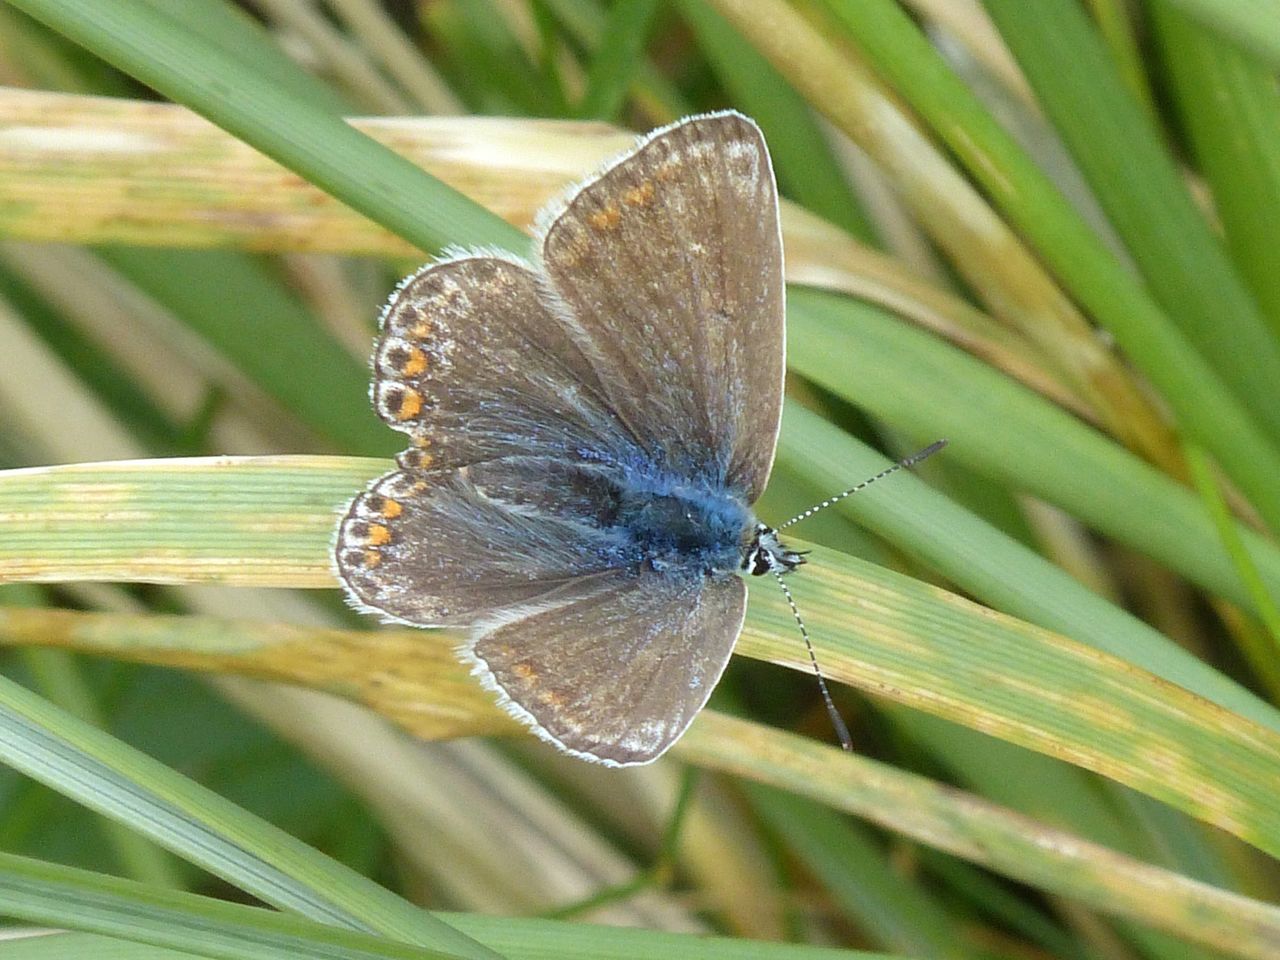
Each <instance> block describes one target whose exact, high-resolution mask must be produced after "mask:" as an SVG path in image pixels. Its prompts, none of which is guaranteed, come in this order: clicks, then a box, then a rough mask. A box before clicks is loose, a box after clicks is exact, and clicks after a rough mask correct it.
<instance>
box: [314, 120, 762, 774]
mask: <svg viewBox="0 0 1280 960" xmlns="http://www.w3.org/2000/svg"><path fill="white" fill-rule="evenodd" d="M611 198H612V199H611ZM541 253H542V261H543V265H544V267H545V275H542V274H540V273H539V272H537V271H534V270H531V269H530V268H529V267H528V266H527V265H525V264H523V263H521V262H519V261H516V260H515V259H514V258H509V257H506V256H504V255H498V254H494V255H489V254H483V253H481V254H474V255H467V256H462V257H457V258H454V259H451V260H446V261H444V262H441V263H437V264H433V265H431V266H429V267H427V268H425V269H424V270H422V271H419V272H418V273H417V274H415V275H413V276H412V277H410V278H409V279H408V280H407V281H406V282H405V283H404V284H403V285H402V286H401V288H400V289H399V290H398V291H397V292H396V294H395V296H393V298H392V300H391V302H390V304H389V305H388V307H387V310H386V311H385V312H384V315H383V322H382V331H381V335H380V338H379V342H378V345H377V348H376V353H375V357H374V384H373V400H374V406H375V408H376V409H377V411H378V413H379V415H380V416H381V417H382V418H383V419H384V420H385V421H386V422H387V423H388V424H390V425H391V426H392V427H394V428H396V429H398V430H401V431H403V432H405V433H407V434H408V435H409V436H410V438H411V441H412V445H411V447H410V449H408V450H407V451H405V452H404V453H402V454H401V455H400V456H399V457H398V462H399V466H400V469H399V470H397V471H395V472H393V473H391V474H388V475H386V476H384V477H382V478H380V479H379V480H378V481H376V482H375V483H374V484H373V485H372V486H371V487H370V489H369V490H368V491H367V492H365V493H364V494H362V495H361V496H359V497H357V498H356V499H355V500H354V501H353V502H352V504H351V505H350V507H349V509H348V511H347V514H346V516H345V517H344V519H343V522H342V524H341V526H340V528H339V532H338V538H337V543H336V546H335V557H336V564H337V569H338V573H339V575H340V577H341V579H342V581H343V583H344V584H345V586H346V587H347V590H348V593H349V595H350V596H351V598H352V599H353V600H354V601H355V602H356V603H357V604H358V605H360V606H362V607H364V608H367V609H371V610H374V611H377V612H380V613H382V614H383V615H384V616H387V617H389V618H392V619H396V620H402V621H405V622H409V623H414V624H419V625H423V626H437V625H439V626H443V625H454V626H471V627H472V640H471V643H470V644H469V646H468V648H467V655H468V656H469V657H470V658H471V659H472V660H473V661H474V662H475V664H476V667H477V671H478V672H479V673H480V674H481V675H482V676H483V677H484V678H485V679H486V681H487V682H489V683H490V684H491V685H492V686H494V687H495V688H497V689H498V690H500V691H501V692H502V694H503V695H504V700H505V701H506V702H508V706H509V709H510V710H511V712H512V713H513V714H515V715H517V716H519V717H521V718H522V719H524V720H526V721H527V722H529V723H530V724H531V725H532V726H533V727H534V728H535V730H536V731H537V732H539V733H540V734H541V735H542V736H544V737H545V738H547V739H549V740H551V741H552V742H555V743H557V744H559V745H560V746H562V747H563V748H565V749H566V750H569V751H571V752H574V753H577V754H579V755H581V756H584V757H587V758H590V759H597V760H601V761H602V762H605V763H611V764H628V763H642V762H646V761H648V760H651V759H653V758H654V757H656V756H658V755H659V754H661V753H662V752H663V751H664V750H666V749H667V747H669V746H670V744H671V743H672V742H674V741H675V739H676V738H678V737H679V735H680V733H682V732H683V731H684V729H685V728H686V727H687V726H688V724H689V722H690V721H691V720H692V718H693V716H694V715H695V714H696V712H697V711H698V710H699V709H700V708H701V707H702V705H703V704H704V703H705V702H706V699H707V697H708V696H709V695H710V692H711V690H712V688H713V687H714V685H715V683H716V681H717V680H718V679H719V676H720V673H721V672H722V671H723V669H724V666H725V664H726V663H727V661H728V658H729V654H730V650H731V649H732V646H733V643H734V641H735V640H736V638H737V635H738V633H739V631H740V630H741V627H742V621H743V615H744V611H745V596H746V588H745V586H744V585H743V583H742V582H741V581H740V580H739V579H738V578H736V577H734V576H728V577H721V576H712V575H708V574H707V573H706V572H705V571H703V570H702V569H693V568H692V567H693V565H692V564H690V565H689V567H690V569H680V568H679V566H678V565H676V566H672V565H668V566H666V567H665V568H664V570H663V571H662V572H661V573H659V572H657V571H656V570H655V569H654V568H653V566H652V565H651V564H649V563H648V562H647V561H648V560H649V559H650V558H647V557H645V556H644V555H643V550H642V548H640V547H638V546H637V544H636V542H635V540H634V538H632V537H631V536H630V535H629V534H628V531H627V530H626V525H625V524H622V525H619V524H617V523H614V522H613V521H615V520H616V519H617V516H618V509H619V495H620V491H623V492H626V493H628V494H629V495H632V496H634V494H635V493H636V492H637V491H636V488H635V486H634V484H635V483H636V478H637V477H640V478H642V480H643V478H652V476H653V475H654V474H655V473H656V474H658V475H661V478H665V479H663V482H668V483H674V484H677V485H680V484H688V485H690V486H692V487H694V488H695V489H696V488H698V487H699V486H700V485H702V486H704V487H705V488H706V489H708V490H711V489H716V488H724V487H727V488H729V489H730V490H732V491H736V492H737V493H739V494H741V495H742V496H743V497H744V498H745V499H746V500H747V501H748V502H749V501H751V500H754V499H755V497H756V496H757V495H758V494H759V493H760V492H761V491H762V490H763V487H764V484H765V481H766V479H767V477H768V473H769V470H770V467H771V465H772V459H773V451H774V445H775V443H776V439H777V431H778V424H779V420H780V415H781V402H782V376H783V302H782V296H783V292H782V257H781V245H780V238H779V233H778V218H777V197H776V191H775V188H774V184H773V176H772V172H771V170H770V168H769V161H768V154H767V151H766V149H765V146H764V142H763V139H762V138H761V136H760V133H759V131H758V130H757V129H756V127H755V126H754V124H752V123H751V122H750V121H749V120H746V119H745V118H743V117H741V116H739V115H737V114H720V115H712V116H707V117H702V118H695V119H693V120H690V121H687V122H685V123H682V124H678V125H676V126H674V127H671V128H668V129H667V130H664V131H659V132H658V133H657V134H655V135H654V136H652V137H650V138H648V139H647V140H645V141H643V142H642V143H641V145H640V146H639V147H638V148H637V150H636V151H635V152H633V153H632V154H629V155H628V156H627V157H624V158H623V159H622V160H620V161H618V162H617V163H615V164H614V165H613V166H612V167H610V168H609V169H608V170H607V171H606V172H605V173H603V174H602V175H601V177H600V178H599V179H598V180H595V181H592V182H591V183H590V184H588V185H587V186H585V187H583V188H581V189H579V190H577V191H575V192H574V193H572V194H571V195H570V196H569V198H568V199H567V201H566V202H565V204H564V205H563V207H562V208H559V209H558V212H557V213H555V214H554V215H552V216H549V217H548V218H547V226H546V227H545V230H544V231H543V240H542V245H541ZM646 482H647V481H646ZM629 485H630V486H629ZM641 494H642V495H643V490H641Z"/></svg>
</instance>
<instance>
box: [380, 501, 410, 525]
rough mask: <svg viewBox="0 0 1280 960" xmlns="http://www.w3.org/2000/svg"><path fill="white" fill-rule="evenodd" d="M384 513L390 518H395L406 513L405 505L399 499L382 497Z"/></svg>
mask: <svg viewBox="0 0 1280 960" xmlns="http://www.w3.org/2000/svg"><path fill="white" fill-rule="evenodd" d="M381 512H382V515H383V516H384V517H386V518H387V519H388V520H394V519H395V518H396V517H398V516H400V514H402V513H404V507H403V506H402V505H401V504H400V502H399V501H398V500H390V499H387V498H386V497H383V499H382V511H381Z"/></svg>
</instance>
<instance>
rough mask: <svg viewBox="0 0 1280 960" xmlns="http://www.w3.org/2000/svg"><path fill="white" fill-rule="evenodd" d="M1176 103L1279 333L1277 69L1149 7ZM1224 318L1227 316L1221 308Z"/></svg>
mask: <svg viewBox="0 0 1280 960" xmlns="http://www.w3.org/2000/svg"><path fill="white" fill-rule="evenodd" d="M1151 12H1152V24H1153V26H1154V27H1155V29H1156V33H1157V37H1158V38H1159V40H1160V47H1161V50H1162V52H1163V59H1164V65H1165V68H1166V70H1167V72H1168V76H1169V80H1170V82H1171V83H1172V92H1173V97H1172V101H1173V104H1174V106H1176V107H1177V109H1178V111H1179V113H1180V115H1181V119H1182V123H1183V126H1184V127H1185V130H1186V133H1187V135H1188V137H1189V140H1190V144H1191V147H1192V149H1193V150H1194V152H1195V158H1196V160H1197V161H1199V164H1200V168H1201V170H1202V172H1203V173H1204V175H1205V177H1206V178H1207V179H1208V181H1209V185H1210V186H1211V187H1212V189H1213V199H1214V203H1215V205H1216V209H1217V214H1218V216H1219V217H1220V218H1221V219H1222V226H1223V228H1224V232H1225V234H1226V239H1227V243H1228V244H1229V246H1230V248H1231V253H1232V255H1233V259H1234V260H1235V262H1236V265H1237V266H1238V267H1239V269H1240V272H1241V273H1242V274H1243V276H1244V277H1245V279H1246V280H1247V281H1248V283H1249V288H1250V289H1251V290H1252V292H1253V295H1254V298H1255V299H1256V300H1257V301H1258V305H1259V307H1260V308H1261V309H1262V311H1263V313H1264V315H1265V316H1266V317H1267V318H1268V320H1269V321H1270V324H1271V331H1272V333H1273V335H1276V336H1280V270H1276V269H1275V252H1276V250H1278V249H1280V100H1278V99H1277V97H1276V89H1275V76H1274V72H1273V71H1272V70H1270V69H1268V68H1267V67H1265V66H1263V65H1261V64H1259V63H1257V62H1256V61H1254V60H1253V59H1252V58H1250V57H1248V56H1246V55H1244V54H1242V53H1241V52H1240V51H1239V50H1237V49H1235V48H1234V47H1232V46H1231V44H1229V43H1228V42H1226V41H1224V40H1223V39H1221V38H1220V37H1217V36H1215V35H1213V34H1212V33H1210V32H1208V31H1206V30H1204V29H1203V28H1201V27H1200V26H1199V24H1197V23H1195V22H1194V21H1192V20H1190V19H1188V18H1187V17H1186V16H1185V15H1184V14H1183V13H1182V12H1180V11H1179V10H1178V9H1177V8H1176V7H1174V6H1172V5H1170V4H1168V3H1163V2H1162V3H1153V4H1152V5H1151ZM1222 319H1224V320H1225V319H1228V318H1227V316H1226V312H1225V311H1223V317H1222Z"/></svg>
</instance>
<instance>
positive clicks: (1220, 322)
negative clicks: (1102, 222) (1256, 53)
mask: <svg viewBox="0 0 1280 960" xmlns="http://www.w3.org/2000/svg"><path fill="white" fill-rule="evenodd" d="M986 7H987V10H988V12H989V13H990V14H991V16H992V18H993V19H994V20H995V22H996V26H997V27H999V28H1000V32H1001V34H1002V35H1003V36H1004V38H1005V41H1006V42H1007V43H1008V44H1009V47H1010V49H1011V50H1012V51H1013V54H1014V55H1015V56H1016V57H1017V59H1018V62H1019V63H1020V64H1021V65H1022V70H1023V73H1024V74H1025V75H1026V76H1027V79H1028V80H1030V81H1031V84H1032V86H1033V87H1034V88H1035V90H1036V93H1037V94H1038V96H1039V100H1040V103H1041V104H1042V105H1043V106H1044V109H1045V111H1046V112H1047V113H1048V115H1049V117H1050V119H1051V120H1052V121H1053V124H1054V126H1055V127H1056V128H1057V130H1058V131H1059V133H1061V135H1062V136H1063V138H1064V140H1065V141H1066V144H1067V146H1068V147H1069V148H1070V149H1071V152H1072V154H1073V155H1074V156H1075V159H1076V163H1077V164H1078V165H1079V167H1080V170H1081V171H1082V172H1083V173H1084V175H1085V176H1086V178H1087V179H1088V180H1089V182H1090V184H1091V186H1092V187H1093V191H1094V195H1095V196H1096V197H1097V198H1098V200H1099V201H1100V202H1101V204H1102V206H1103V209H1105V210H1106V212H1107V214H1108V217H1109V218H1110V221H1111V223H1112V224H1113V225H1114V226H1115V227H1116V229H1117V231H1118V232H1119V234H1120V236H1121V238H1122V239H1123V240H1124V243H1125V246H1126V248H1127V249H1128V251H1129V252H1130V253H1131V254H1132V255H1133V257H1134V260H1135V262H1136V263H1137V265H1138V267H1139V269H1140V270H1141V271H1142V275H1143V277H1144V278H1145V279H1146V281H1147V284H1148V285H1149V287H1150V289H1151V291H1152V293H1153V294H1154V295H1155V297H1156V299H1157V301H1158V302H1159V303H1160V305H1161V307H1163V309H1164V311H1165V313H1166V314H1167V315H1168V316H1169V317H1170V318H1171V319H1173V320H1174V321H1175V322H1176V323H1177V324H1178V326H1179V328H1180V329H1181V330H1182V331H1183V332H1184V333H1185V334H1186V336H1187V337H1188V339H1190V341H1191V342H1192V343H1193V344H1194V345H1195V347H1196V349H1197V350H1198V351H1199V352H1200V354H1201V355H1202V356H1204V357H1205V358H1206V359H1207V360H1208V362H1209V363H1210V364H1212V366H1213V368H1214V371H1215V372H1216V373H1217V375H1218V377H1220V378H1221V380H1222V382H1223V383H1224V384H1226V385H1227V387H1228V388H1229V389H1231V390H1232V391H1233V392H1234V393H1235V396H1236V398H1237V400H1238V401H1239V402H1240V403H1241V404H1242V405H1244V404H1247V405H1248V409H1249V410H1250V411H1252V412H1253V414H1254V415H1255V416H1256V417H1257V418H1258V420H1259V422H1260V423H1261V424H1262V425H1263V426H1264V427H1265V428H1266V429H1267V430H1269V431H1270V436H1271V439H1272V442H1273V443H1274V442H1276V440H1277V438H1280V403H1277V402H1268V400H1266V399H1264V398H1272V399H1275V398H1277V386H1278V385H1280V341H1278V340H1277V339H1276V337H1275V336H1274V335H1273V333H1272V331H1271V329H1270V328H1269V327H1268V325H1267V324H1266V322H1265V321H1264V320H1263V318H1262V315H1261V314H1260V312H1259V311H1258V308H1257V305H1256V304H1255V303H1254V301H1253V298H1252V297H1251V296H1250V294H1249V291H1248V290H1247V289H1246V287H1245V286H1244V284H1243V282H1241V280H1240V277H1239V275H1238V274H1237V273H1236V271H1235V267H1234V266H1233V265H1232V263H1231V261H1230V260H1229V259H1228V257H1227V253H1226V251H1225V249H1224V247H1223V245H1222V241H1221V240H1220V239H1219V237H1218V236H1217V235H1215V234H1214V233H1213V232H1212V231H1211V230H1210V227H1209V224H1208V222H1207V221H1206V220H1205V218H1204V217H1203V216H1202V215H1201V213H1200V211H1199V209H1198V208H1197V207H1196V205H1195V203H1194V202H1193V201H1192V199H1191V195H1190V194H1189V193H1188V192H1187V188H1186V186H1185V183H1184V180H1183V174H1182V171H1181V170H1179V169H1178V167H1177V166H1176V165H1175V163H1174V160H1173V158H1172V157H1171V156H1170V155H1169V153H1168V151H1167V149H1166V147H1165V145H1164V144H1163V142H1162V141H1161V139H1160V132H1159V131H1158V130H1156V129H1155V128H1154V127H1152V126H1151V123H1150V121H1149V118H1148V116H1147V115H1146V114H1145V113H1144V112H1143V110H1142V109H1141V107H1139V105H1138V104H1137V103H1136V102H1135V101H1134V100H1133V98H1132V97H1130V96H1129V94H1128V92H1127V91H1126V90H1125V89H1124V87H1123V85H1122V82H1121V80H1120V78H1119V76H1118V75H1117V74H1116V71H1115V67H1114V65H1113V63H1112V61H1111V59H1110V58H1109V57H1108V55H1107V52H1106V50H1105V49H1104V48H1103V46H1102V42H1101V40H1100V39H1099V37H1098V36H1097V33H1096V31H1095V30H1094V29H1093V27H1092V25H1091V24H1090V22H1089V21H1088V19H1087V17H1086V16H1085V14H1084V12H1083V11H1082V10H1081V9H1080V7H1079V5H1078V4H1077V3H1076V0H1043V2H1039V3H1036V4H1026V3H1022V2H1020V0H1013V2H1010V0H987V3H986ZM1271 200H1272V202H1273V203H1280V197H1276V196H1273V197H1272V198H1271Z"/></svg>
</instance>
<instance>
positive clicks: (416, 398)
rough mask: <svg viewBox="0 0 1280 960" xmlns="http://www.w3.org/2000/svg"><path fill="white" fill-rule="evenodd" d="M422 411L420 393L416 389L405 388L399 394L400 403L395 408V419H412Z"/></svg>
mask: <svg viewBox="0 0 1280 960" xmlns="http://www.w3.org/2000/svg"><path fill="white" fill-rule="evenodd" d="M421 412H422V394H420V393H419V392H418V391H417V390H410V389H409V388H407V387H406V388H405V390H404V392H403V393H401V394H400V405H399V406H398V407H397V408H396V411H395V416H396V419H397V420H412V419H413V418H414V417H416V416H417V415H418V414H420V413H421Z"/></svg>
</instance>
